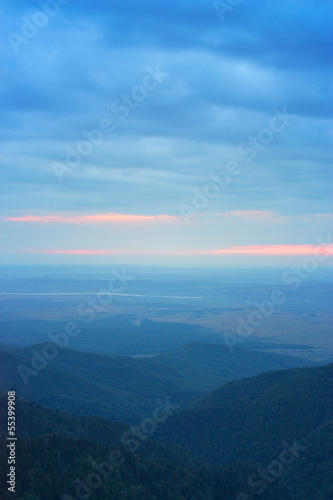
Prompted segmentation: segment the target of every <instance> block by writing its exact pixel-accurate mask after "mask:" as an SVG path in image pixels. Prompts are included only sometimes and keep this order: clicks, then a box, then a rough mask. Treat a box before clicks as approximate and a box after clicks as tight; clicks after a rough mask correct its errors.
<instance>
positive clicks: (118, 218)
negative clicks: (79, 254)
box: [3, 213, 179, 224]
mask: <svg viewBox="0 0 333 500" xmlns="http://www.w3.org/2000/svg"><path fill="white" fill-rule="evenodd" d="M3 220H6V221H11V222H27V223H44V224H45V223H48V224H54V223H62V224H100V223H140V222H154V221H165V222H168V221H170V222H171V221H176V220H179V217H176V216H175V215H165V214H161V215H132V214H117V213H106V214H96V215H74V216H73V215H66V214H60V215H36V216H35V215H25V216H22V217H5V218H4V219H3Z"/></svg>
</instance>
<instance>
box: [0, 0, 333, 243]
mask: <svg viewBox="0 0 333 500" xmlns="http://www.w3.org/2000/svg"><path fill="white" fill-rule="evenodd" d="M42 2H43V0H41V2H36V1H35V0H26V1H25V2H24V3H22V2H21V1H19V0H11V1H9V0H5V1H4V2H2V5H1V11H2V14H3V17H4V18H5V19H6V30H7V31H4V32H3V33H2V35H1V46H2V53H1V67H2V76H3V78H2V85H1V89H0V100H1V103H2V115H1V136H2V140H3V146H2V153H1V162H2V164H3V169H2V171H1V188H0V189H1V191H2V200H3V201H2V203H3V206H4V207H5V208H4V211H3V213H4V216H3V218H2V223H3V224H4V225H5V228H4V230H6V232H7V233H8V234H10V235H11V236H10V237H8V238H7V239H6V245H7V244H9V243H8V241H10V240H11V239H12V240H15V242H17V244H20V245H21V247H22V248H26V247H28V246H29V241H30V240H31V239H32V238H34V239H35V241H36V245H40V246H41V247H42V246H43V238H45V234H46V233H47V235H48V236H47V237H48V238H49V239H50V238H51V236H52V235H51V233H52V231H53V233H54V239H55V240H56V239H58V240H59V241H61V242H62V243H63V248H67V247H68V248H69V246H70V244H69V243H68V242H71V241H72V240H71V238H72V235H71V234H69V233H68V232H66V228H64V227H63V226H69V225H70V228H69V229H70V230H71V233H73V234H74V233H75V237H76V239H77V240H80V239H82V240H83V243H82V248H85V245H86V239H89V238H93V240H94V241H96V244H98V245H99V246H100V248H104V246H103V245H104V243H105V239H106V238H107V236H106V235H105V233H104V232H103V231H100V232H98V231H97V229H98V225H100V224H103V223H108V224H113V226H112V231H113V237H114V232H116V233H117V238H118V240H119V242H121V244H122V241H123V239H122V238H124V241H125V236H124V234H125V232H126V229H123V227H122V223H124V226H126V225H127V229H128V231H127V232H126V242H127V243H129V242H130V241H131V245H132V246H133V245H136V246H137V245H140V244H141V243H140V241H139V240H140V238H141V235H140V234H139V233H136V232H135V231H132V228H133V227H134V226H135V225H136V224H137V223H138V224H137V225H138V227H139V226H140V230H141V231H142V230H143V229H142V228H144V230H145V231H146V229H147V228H148V229H149V224H150V223H151V224H153V223H156V224H155V226H154V227H159V223H162V222H163V224H161V228H162V229H163V235H162V234H159V238H163V237H164V238H165V242H166V244H167V245H168V248H169V246H170V249H171V247H172V245H173V244H174V243H178V242H181V244H182V245H183V247H184V248H187V247H192V248H193V250H194V249H195V248H198V247H200V245H202V242H203V241H204V242H206V244H207V247H209V248H220V246H221V248H222V249H223V248H237V245H241V246H242V247H243V245H244V247H245V246H246V244H248V245H252V244H255V243H256V242H258V241H260V242H262V241H265V242H267V243H268V242H269V243H272V244H275V243H278V242H281V243H282V242H283V243H286V242H287V243H288V242H289V243H293V244H303V243H307V242H312V241H314V239H315V238H316V236H318V234H319V232H320V231H321V233H320V234H323V235H326V234H327V233H328V231H329V223H330V219H329V217H328V216H327V217H326V216H324V215H320V214H328V213H330V212H331V202H330V197H331V189H330V186H331V182H332V169H331V137H332V125H331V121H330V116H331V114H332V103H333V99H332V98H331V93H332V85H331V74H332V60H331V55H330V45H331V42H330V41H331V39H332V23H331V12H332V2H330V1H328V0H323V1H321V2H318V1H317V0H308V1H307V2H305V3H304V1H302V0H294V1H293V2H290V0H280V1H278V2H267V1H266V0H246V1H243V2H240V4H239V5H238V6H236V7H235V8H234V9H233V11H231V12H229V13H227V15H226V16H225V20H224V21H223V22H221V20H220V19H219V16H218V14H217V12H216V10H215V9H214V3H213V2H206V1H205V0H194V1H193V2H188V1H187V0H177V1H176V0H170V1H169V2H151V1H148V0H143V1H142V2H137V1H134V0H125V1H124V2H118V3H117V2H109V1H106V0H96V1H94V2H91V1H88V0H80V2H74V1H70V2H68V3H67V4H64V5H60V4H59V9H58V11H57V13H56V15H54V16H50V17H49V19H48V22H47V24H46V25H45V26H44V27H40V28H38V30H37V31H36V34H35V35H34V36H31V37H30V38H26V41H25V43H22V45H20V47H19V50H18V51H17V52H15V51H14V50H13V47H12V43H11V41H10V40H11V38H10V36H9V34H10V33H16V34H19V35H22V30H24V24H25V23H27V22H28V23H31V22H33V19H34V18H35V16H36V13H37V12H38V11H40V10H41V3H42ZM147 66H150V67H153V68H155V67H157V66H159V67H160V69H161V71H163V72H168V73H169V75H168V77H167V78H166V79H165V81H164V82H163V84H161V85H159V86H158V87H157V88H156V89H155V90H154V91H152V92H149V93H148V94H147V96H146V98H145V99H144V100H142V101H140V102H134V101H133V98H132V93H133V89H136V88H137V87H138V86H140V85H141V84H142V81H143V78H144V76H145V73H146V68H147ZM128 96H129V97H130V98H131V99H132V101H133V102H134V104H132V107H131V108H129V107H128V110H129V113H128V116H127V117H126V118H124V119H122V116H123V115H122V114H121V113H119V112H118V113H117V112H115V111H114V106H112V103H114V102H115V100H118V101H120V102H122V104H124V102H123V100H126V99H128ZM284 107H286V109H287V110H288V112H289V113H291V114H294V115H296V118H295V119H294V120H293V121H292V123H291V124H290V126H288V127H286V129H285V130H284V131H283V132H281V133H279V134H276V135H275V136H274V138H273V140H272V141H271V142H270V143H269V144H264V145H263V144H259V143H258V142H257V143H256V144H257V145H258V144H259V145H258V150H257V154H256V157H255V159H254V160H253V161H251V162H249V161H248V159H247V158H246V157H245V156H241V155H240V153H239V149H238V147H239V145H240V144H241V143H243V142H248V141H250V140H251V141H253V140H254V141H255V140H258V133H259V131H260V130H262V129H264V128H265V127H267V126H268V124H269V120H270V118H271V116H272V110H273V108H277V109H283V108H284ZM104 118H107V119H109V120H111V121H112V123H113V124H114V125H115V128H114V130H113V132H112V133H110V134H108V135H106V134H105V136H104V137H103V141H102V142H101V143H99V144H98V145H97V146H96V145H94V147H92V148H91V153H90V154H89V155H87V156H85V157H84V158H82V161H81V163H80V164H79V165H78V166H77V167H75V168H72V169H71V170H70V171H69V172H68V173H66V175H64V178H63V182H62V183H60V182H58V179H57V177H56V175H55V173H54V170H53V168H52V165H53V162H60V163H63V164H64V163H65V159H66V154H67V152H68V150H69V149H71V150H73V149H74V150H76V149H77V148H78V145H79V144H80V142H82V141H83V140H86V136H85V135H84V132H83V131H84V130H85V131H92V130H93V129H96V128H97V127H98V126H99V123H100V121H101V120H102V119H104ZM263 146H264V147H263ZM229 161H237V162H239V164H240V166H241V173H240V174H239V175H238V176H237V177H234V178H232V179H231V181H230V183H229V184H228V186H227V187H226V188H225V189H224V190H223V191H221V193H220V194H219V196H218V197H216V199H214V200H209V204H208V206H207V207H205V208H204V212H205V213H207V216H205V217H204V216H200V223H199V218H198V220H196V219H193V224H194V226H195V230H193V231H192V230H190V229H186V230H185V229H184V231H182V232H180V231H179V227H178V225H177V224H170V225H166V224H164V222H166V221H170V222H176V221H178V219H179V215H180V214H179V205H180V204H188V205H189V206H191V204H192V202H193V196H194V190H199V191H200V192H203V190H204V189H205V186H206V185H207V183H209V182H210V181H211V178H210V177H209V173H210V172H211V171H213V172H216V173H217V172H219V171H223V170H225V168H226V165H227V163H228V162H229ZM311 212H312V213H311ZM22 214H23V215H22ZM41 214H42V215H41ZM46 214H47V215H46ZM82 214H88V215H82ZM92 214H95V215H92ZM131 214H132V215H131ZM133 214H134V215H133ZM145 214H146V215H145ZM147 214H148V215H147ZM163 214H168V215H165V216H163ZM216 214H222V215H216ZM304 214H305V215H304ZM22 217H23V218H22ZM27 217H30V219H29V220H28V219H27ZM140 217H141V219H140ZM19 219H21V220H20V222H22V224H20V226H18V222H19ZM23 222H25V223H26V224H25V225H24V224H23ZM28 222H31V224H28ZM38 222H39V223H40V224H43V231H38V227H39V226H40V224H38ZM141 222H142V224H141ZM145 222H146V223H147V224H143V223H145ZM33 223H34V224H33ZM55 223H57V225H56V224H55ZM131 223H133V225H132V226H131ZM148 223H149V224H148ZM49 224H50V225H51V226H52V229H49V228H48V225H49ZM84 224H85V225H89V226H91V227H90V228H89V231H88V230H87V231H86V232H85V233H84V234H83V232H82V233H80V230H79V229H78V228H77V227H76V226H75V227H74V225H77V226H79V225H81V226H83V225H84ZM265 224H266V225H265ZM273 224H274V230H273V229H272V230H270V228H271V227H272V228H273ZM117 225H118V227H116V226H117ZM18 227H19V228H20V234H18ZM95 229H96V231H95ZM129 229H131V231H129ZM148 229H147V231H146V232H145V238H146V241H147V245H149V246H150V247H154V245H155V240H156V234H154V231H151V232H150V233H149V230H148ZM1 230H2V229H1ZM90 231H91V232H90ZM122 231H123V232H122ZM165 235H166V236H165ZM263 236H265V240H264V239H263ZM220 240H221V241H220ZM163 241H164V240H163ZM53 243H54V241H53V240H52V244H53ZM15 244H16V243H15ZM119 245H120V243H119ZM73 248H74V247H73ZM124 248H127V247H126V245H125V246H124ZM188 251H189V250H188Z"/></svg>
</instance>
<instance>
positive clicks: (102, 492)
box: [0, 395, 290, 500]
mask: <svg viewBox="0 0 333 500" xmlns="http://www.w3.org/2000/svg"><path fill="white" fill-rule="evenodd" d="M6 400H7V397H6V395H2V396H0V410H1V411H0V433H3V432H4V433H6V428H5V426H6V424H5V423H6ZM16 409H17V423H18V429H19V430H18V441H17V448H16V454H17V457H19V460H18V461H17V467H16V493H17V495H16V496H15V498H18V499H19V500H59V499H62V500H70V499H72V500H73V499H76V498H83V497H82V496H80V493H82V494H83V496H84V494H85V495H88V496H86V497H84V498H91V499H92V500H104V499H106V498H108V499H109V498H114V499H116V500H126V499H128V500H145V499H147V500H160V499H162V500H163V499H165V500H188V499H193V500H219V499H220V500H234V498H235V497H236V496H237V494H238V492H239V491H240V490H241V489H242V491H244V488H243V483H244V482H246V479H247V477H249V475H251V474H254V473H257V471H256V469H255V468H254V467H252V466H249V465H246V464H243V463H240V462H238V463H235V464H233V465H230V466H227V467H218V466H210V465H209V464H205V463H204V462H203V461H200V460H198V459H197V458H194V459H193V460H192V456H191V454H189V453H187V452H186V450H183V449H181V448H180V447H173V446H169V447H167V446H165V445H164V446H161V445H160V444H159V443H156V442H154V441H153V440H152V439H150V440H149V441H148V442H147V443H146V445H143V446H142V448H140V449H139V450H138V453H140V454H139V455H134V454H133V453H132V452H130V451H129V450H128V449H126V448H125V447H124V446H122V445H121V441H120V437H121V435H123V433H124V431H127V430H128V426H126V425H125V424H120V423H114V422H111V421H108V420H106V419H102V418H99V417H87V416H76V415H69V414H66V413H63V412H59V411H57V410H50V409H47V408H43V407H42V406H40V405H35V404H34V403H28V402H26V401H23V400H20V399H17V407H16ZM45 433H46V434H45ZM110 453H112V457H113V459H114V460H115V462H114V464H113V466H112V464H111V463H110ZM146 454H147V455H148V456H143V455H146ZM169 457H170V458H169ZM101 464H103V467H104V468H103V470H102V469H100V466H101ZM105 464H109V465H105ZM7 468H8V464H7V450H6V442H4V441H3V440H1V441H0V498H1V499H2V500H8V499H11V498H13V494H12V493H9V492H8V491H6V489H7V486H6V474H5V472H6V470H7ZM101 471H102V472H101ZM103 471H104V472H103ZM105 471H106V472H105ZM96 472H97V473H98V476H97V482H98V484H99V486H98V487H97V488H94V487H90V488H89V484H90V483H89V475H91V474H95V476H94V477H95V478H96ZM103 474H104V476H103ZM78 480H79V481H82V482H81V483H78V482H77V481H78ZM82 483H84V484H86V485H87V484H88V488H89V489H88V490H87V489H86V490H83V489H82V488H84V487H83V486H82ZM78 484H80V485H81V488H80V489H79V490H77V487H78ZM94 484H96V483H94ZM245 491H248V490H247V489H246V488H245ZM261 498H263V499H264V500H279V499H280V498H284V499H286V500H288V499H289V498H290V497H289V493H288V492H287V490H286V488H285V487H284V486H282V485H281V484H279V483H275V484H274V485H272V486H270V487H269V488H268V489H267V491H266V492H265V495H262V496H261Z"/></svg>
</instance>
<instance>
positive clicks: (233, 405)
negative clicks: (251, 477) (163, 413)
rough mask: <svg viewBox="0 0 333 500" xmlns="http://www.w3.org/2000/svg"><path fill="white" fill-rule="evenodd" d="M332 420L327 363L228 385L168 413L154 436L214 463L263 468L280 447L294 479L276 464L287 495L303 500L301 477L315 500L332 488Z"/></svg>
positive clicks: (332, 381)
mask: <svg viewBox="0 0 333 500" xmlns="http://www.w3.org/2000/svg"><path fill="white" fill-rule="evenodd" d="M332 418H333V364H330V365H327V366H323V367H316V368H299V369H290V370H282V371H276V372H267V373H263V374H261V375H258V376H256V377H252V378H249V379H242V380H235V381H232V382H230V383H228V384H226V385H224V386H222V387H220V388H218V389H216V390H215V391H213V392H211V393H210V394H208V395H206V396H204V397H202V398H200V400H198V401H196V402H195V403H193V405H191V407H190V408H187V409H185V410H182V411H179V412H177V413H175V414H174V415H173V416H171V417H170V419H169V420H168V421H167V422H166V424H165V425H164V426H163V427H162V428H161V429H159V430H158V432H157V436H158V437H160V438H163V439H165V440H168V441H170V442H173V443H178V444H180V445H183V446H187V447H188V448H190V449H191V450H193V451H194V452H195V453H196V454H198V455H201V456H203V457H205V458H206V459H208V460H213V461H214V462H216V463H228V462H230V461H232V460H236V459H239V460H244V461H248V462H250V463H260V464H262V466H265V467H266V468H267V467H268V466H269V464H271V463H273V462H274V460H275V461H276V460H279V457H280V456H281V453H283V451H284V450H287V449H291V450H292V452H289V456H290V453H291V454H292V453H294V458H295V459H294V461H293V462H290V465H293V466H294V468H295V471H297V474H298V475H296V472H295V475H292V472H291V470H290V471H289V476H287V472H288V467H283V473H284V474H285V477H286V479H287V480H288V484H290V485H291V486H292V488H293V490H294V491H296V492H297V491H298V492H300V491H301V492H302V495H303V496H298V497H297V498H302V500H303V498H304V499H305V498H306V497H305V496H304V488H303V486H302V482H303V480H304V477H306V476H305V474H306V473H307V474H308V476H307V479H308V482H309V484H308V485H307V489H306V492H310V494H309V496H308V497H307V498H308V499H309V500H310V499H311V498H314V497H311V491H312V492H313V490H314V489H315V488H317V490H318V489H319V490H320V489H321V494H319V493H317V496H316V497H315V498H316V499H318V500H319V499H323V500H326V495H328V492H329V491H331V487H332V483H331V482H330V481H329V480H328V470H329V466H330V464H331V463H332V457H333V451H332V448H330V447H329V443H331V442H332V428H331V430H330V440H329V439H328V437H327V436H326V434H327V433H329V429H330V425H329V423H330V422H331V421H332ZM325 436H326V437H325ZM315 450H316V453H315V455H314V451H315ZM282 456H284V455H282ZM314 456H315V457H316V458H314ZM303 467H304V469H303ZM314 470H315V471H316V473H314V472H313V471H314ZM316 477H317V479H318V481H319V479H320V483H319V484H320V488H319V486H318V481H317V480H316V481H315V478H316ZM327 498H329V496H328V497H327Z"/></svg>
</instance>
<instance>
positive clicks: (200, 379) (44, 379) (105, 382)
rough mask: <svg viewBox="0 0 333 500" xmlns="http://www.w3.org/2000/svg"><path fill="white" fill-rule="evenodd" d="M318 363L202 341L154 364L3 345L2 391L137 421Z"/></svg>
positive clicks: (0, 355)
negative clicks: (163, 406) (270, 373)
mask: <svg viewBox="0 0 333 500" xmlns="http://www.w3.org/2000/svg"><path fill="white" fill-rule="evenodd" d="M50 358H51V359H50ZM311 364H312V363H311V362H310V361H308V360H302V359H299V358H293V357H287V356H278V355H274V354H268V353H262V352H256V351H250V350H245V349H240V348H235V349H234V351H233V352H232V353H231V352H229V350H228V348H227V347H226V346H221V345H213V344H199V343H195V344H190V345H187V346H184V347H183V348H182V349H178V350H176V351H173V352H171V353H167V354H163V355H159V356H154V357H148V358H133V357H127V356H109V355H103V354H91V353H85V352H79V351H74V350H72V349H69V348H63V349H61V348H58V347H56V346H55V344H39V345H35V346H30V347H14V346H8V345H4V344H2V345H0V388H2V389H3V390H16V392H17V394H18V395H20V396H21V397H23V398H25V399H27V400H29V401H36V402H39V403H42V404H43V405H45V406H49V407H51V408H58V409H60V410H63V411H69V412H76V413H79V414H87V415H100V416H104V417H107V418H111V419H113V420H119V421H125V422H131V423H134V422H136V421H138V420H140V419H143V418H145V417H146V416H147V415H149V414H150V413H151V412H152V411H153V409H154V405H156V400H157V399H163V400H164V399H166V398H170V400H171V401H172V402H173V403H175V404H179V403H182V402H184V401H188V400H191V399H193V398H196V397H198V396H201V395H203V394H205V393H207V392H209V391H210V390H212V389H214V388H216V387H218V386H219V385H221V384H223V383H225V382H227V381H229V380H232V379H234V378H241V377H246V376H249V375H255V374H257V373H261V372H263V371H267V370H279V369H282V368H289V367H290V366H304V365H305V366H308V365H311Z"/></svg>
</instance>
